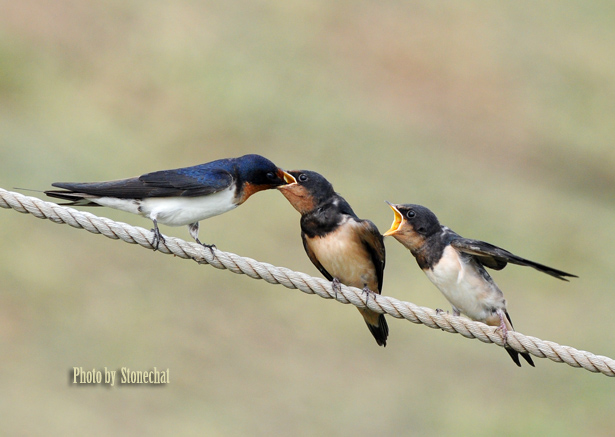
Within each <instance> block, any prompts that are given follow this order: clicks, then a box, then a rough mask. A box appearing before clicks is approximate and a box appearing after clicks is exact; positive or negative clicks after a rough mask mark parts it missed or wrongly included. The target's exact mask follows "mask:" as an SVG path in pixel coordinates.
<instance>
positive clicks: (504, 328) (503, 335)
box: [496, 310, 508, 343]
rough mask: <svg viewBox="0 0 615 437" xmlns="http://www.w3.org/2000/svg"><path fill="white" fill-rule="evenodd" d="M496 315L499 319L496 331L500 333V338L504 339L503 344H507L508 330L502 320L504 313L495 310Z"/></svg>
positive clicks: (504, 321) (504, 320)
mask: <svg viewBox="0 0 615 437" xmlns="http://www.w3.org/2000/svg"><path fill="white" fill-rule="evenodd" d="M496 314H497V315H498V317H499V318H500V326H498V328H497V329H499V330H501V331H502V337H503V338H504V343H507V342H508V328H507V327H506V319H504V312H503V311H502V310H497V311H496Z"/></svg>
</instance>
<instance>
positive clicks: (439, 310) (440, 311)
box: [436, 308, 448, 315]
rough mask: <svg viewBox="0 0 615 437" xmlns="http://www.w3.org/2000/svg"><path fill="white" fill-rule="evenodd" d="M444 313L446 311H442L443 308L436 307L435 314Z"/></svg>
mask: <svg viewBox="0 0 615 437" xmlns="http://www.w3.org/2000/svg"><path fill="white" fill-rule="evenodd" d="M444 313H446V314H448V311H444V310H443V309H441V308H436V314H437V315H440V314H444Z"/></svg>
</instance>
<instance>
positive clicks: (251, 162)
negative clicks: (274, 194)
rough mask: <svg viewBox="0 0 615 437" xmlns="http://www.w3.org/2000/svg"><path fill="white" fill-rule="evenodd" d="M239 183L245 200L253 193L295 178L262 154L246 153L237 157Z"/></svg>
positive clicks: (235, 164)
mask: <svg viewBox="0 0 615 437" xmlns="http://www.w3.org/2000/svg"><path fill="white" fill-rule="evenodd" d="M233 161H234V166H235V168H236V175H237V183H238V186H239V187H241V188H240V189H241V201H240V203H243V202H245V201H246V200H247V199H248V197H250V196H251V195H252V194H254V193H257V192H259V191H262V190H268V189H270V188H275V187H278V186H280V185H284V184H287V183H290V182H293V181H294V180H293V178H292V177H290V176H289V175H288V173H286V172H284V170H282V169H281V168H279V167H278V166H276V165H275V164H274V163H273V162H271V161H269V160H268V159H267V158H265V157H263V156H260V155H254V154H252V155H244V156H241V157H239V158H235V159H234V160H233Z"/></svg>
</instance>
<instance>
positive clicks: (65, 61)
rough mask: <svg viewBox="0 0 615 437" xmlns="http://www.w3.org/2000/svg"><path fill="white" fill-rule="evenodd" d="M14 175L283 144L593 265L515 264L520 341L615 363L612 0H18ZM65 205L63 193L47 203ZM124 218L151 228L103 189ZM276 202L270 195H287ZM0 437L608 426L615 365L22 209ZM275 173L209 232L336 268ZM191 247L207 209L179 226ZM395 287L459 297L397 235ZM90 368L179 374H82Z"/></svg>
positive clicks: (11, 229)
mask: <svg viewBox="0 0 615 437" xmlns="http://www.w3.org/2000/svg"><path fill="white" fill-rule="evenodd" d="M0 11H2V12H1V13H0V186H1V187H3V188H6V189H12V188H13V187H28V188H34V189H46V188H48V187H49V185H50V183H51V182H54V181H80V180H84V181H85V180H106V179H114V178H121V177H127V176H133V175H138V174H142V173H145V172H148V171H153V170H159V169H164V168H174V167H181V166H188V165H194V164H197V163H201V162H207V161H210V160H213V159H217V158H221V157H229V156H239V155H242V154H244V153H260V154H262V155H264V156H267V157H268V158H270V159H271V160H273V161H274V162H276V163H277V164H278V165H280V166H282V167H284V168H288V169H295V168H307V169H314V170H317V171H319V172H321V173H323V174H324V175H325V176H326V177H328V178H329V179H330V180H331V181H332V182H333V184H334V186H335V187H336V189H337V191H339V192H340V193H342V194H343V195H344V196H345V197H346V199H347V200H348V201H349V202H350V203H351V204H352V205H353V207H354V208H355V211H356V212H357V213H358V214H359V216H361V217H365V218H370V219H371V220H373V221H374V222H375V223H376V224H377V225H378V226H379V227H380V229H381V231H382V232H384V230H386V229H388V226H389V224H390V222H391V220H392V214H391V212H390V210H389V208H388V207H387V206H386V205H385V204H384V202H383V201H384V200H385V199H387V200H390V201H392V202H398V203H407V202H412V203H421V204H424V205H427V206H429V207H430V208H431V209H433V210H434V211H435V212H436V213H437V214H438V216H439V217H440V219H441V221H442V222H443V223H444V224H447V225H449V226H450V227H452V228H453V229H454V230H456V231H457V232H459V233H461V234H463V235H465V236H468V237H473V238H480V239H483V240H487V241H490V242H493V243H495V244H498V245H501V246H503V247H505V248H508V249H510V250H511V251H513V252H515V253H518V254H520V255H522V256H526V257H528V258H531V259H534V260H536V261H539V262H543V263H545V264H548V265H553V266H554V267H557V268H561V269H563V270H567V271H571V272H572V273H576V274H578V275H579V276H580V279H578V280H574V281H572V282H571V283H564V282H560V281H557V280H554V279H553V278H550V277H548V276H546V275H541V274H539V273H537V272H535V271H532V270H530V269H523V268H519V267H514V266H513V267H511V268H508V269H506V270H504V271H502V272H496V273H495V274H494V276H495V279H496V280H497V281H498V283H499V285H500V287H501V288H502V289H503V290H504V292H505V294H506V296H507V299H508V302H509V310H510V313H511V314H512V317H513V320H514V322H515V326H516V327H517V329H518V330H519V331H521V332H523V333H525V334H528V335H534V336H537V337H539V338H543V339H548V340H553V341H556V342H559V343H562V344H568V345H572V346H575V347H577V348H580V349H586V350H590V351H592V352H594V353H597V354H603V355H607V356H611V357H613V356H615V346H614V344H615V342H614V341H613V340H614V337H615V334H614V332H615V318H613V311H612V309H613V306H614V302H615V298H614V297H613V283H614V282H615V269H614V268H613V261H612V259H613V256H614V255H615V249H613V247H614V246H615V232H614V231H613V224H614V223H615V171H614V168H615V147H613V138H615V123H613V120H615V56H613V44H614V42H615V6H614V5H613V3H612V2H607V1H594V2H582V1H566V2H558V3H557V4H556V5H555V4H553V3H552V2H542V1H538V2H529V1H518V2H512V3H511V2H498V3H485V2H476V1H467V2H441V1H412V2H407V1H384V2H368V1H353V2H350V1H340V2H325V1H319V0H316V1H311V2H301V1H293V0H290V1H285V2H282V1H266V0H262V1H259V0H252V1H241V0H240V1H236V2H224V1H206V2H197V1H178V2H146V1H142V0H129V1H113V0H111V1H107V2H92V1H77V0H58V1H55V2H48V1H41V0H23V1H19V2H16V1H8V0H0ZM43 197H44V196H43ZM94 212H95V213H98V214H103V215H106V216H108V217H111V218H113V219H116V220H121V221H126V222H129V223H132V224H135V225H139V226H144V227H148V226H150V223H148V222H147V221H146V220H144V219H141V218H138V217H134V216H129V215H127V214H124V213H121V212H116V211H111V210H106V209H97V210H96V211H94ZM264 212H266V213H264ZM0 220H1V222H0V223H1V225H0V241H1V242H2V249H0V348H1V350H2V364H1V365H0V369H1V370H0V388H1V390H2V396H1V397H0V414H1V416H2V417H3V419H2V421H0V433H2V434H3V435H11V434H12V435H16V434H19V435H43V434H44V435H66V434H67V433H69V434H88V435H109V434H114V435H134V434H135V433H140V434H142V433H147V434H150V435H156V434H159V435H168V434H170V433H173V434H178V435H208V436H227V435H316V434H317V433H318V434H325V435H399V434H416V435H434V434H452V433H456V434H459V435H463V434H473V435H493V434H494V433H500V434H504V435H515V434H521V433H523V434H526V435H527V434H534V435H537V434H541V435H564V436H568V435H570V436H573V435H590V434H591V435H612V432H613V427H614V426H615V419H614V418H613V405H614V401H615V386H614V385H613V384H615V381H613V380H611V379H608V378H606V377H604V376H601V375H594V374H591V373H589V372H586V371H584V370H576V369H573V368H571V367H568V366H566V365H556V364H555V363H553V362H550V361H547V360H536V361H537V367H536V368H535V369H532V368H529V367H523V368H521V369H518V368H517V367H516V366H515V365H514V364H513V363H512V361H511V360H510V359H509V357H508V355H507V354H506V353H505V352H504V351H502V350H500V349H499V348H496V347H495V346H492V345H491V346H490V345H485V344H482V343H480V342H478V341H468V340H465V339H463V338H461V337H460V336H453V335H448V334H444V333H438V332H436V331H433V330H429V329H426V328H424V327H420V326H415V325H411V324H410V323H407V322H404V321H398V320H394V319H389V325H390V328H391V335H390V338H389V345H388V346H387V347H386V349H382V348H378V347H377V346H376V344H375V342H374V341H373V339H372V337H371V335H370V334H369V332H368V331H367V329H366V328H365V326H364V323H363V321H362V319H361V317H360V316H359V314H358V313H357V311H356V310H355V309H353V308H352V307H350V306H342V305H338V304H335V303H333V302H325V301H323V300H321V299H318V298H317V297H314V296H307V295H303V294H302V293H300V292H296V291H291V290H286V289H284V288H282V287H279V286H278V287H274V286H271V285H268V284H266V283H263V282H262V281H253V280H251V279H249V278H246V277H242V276H237V275H232V274H230V273H228V272H225V271H218V270H215V269H212V268H209V267H204V266H197V265H196V264H194V263H191V262H186V261H182V260H179V259H175V258H172V257H168V256H162V255H160V254H158V253H153V252H148V251H146V250H143V249H141V248H138V247H133V246H128V245H125V244H121V243H118V242H115V241H112V240H108V239H106V238H101V237H96V236H94V235H91V234H88V233H86V232H76V231H75V230H74V229H72V228H70V227H68V226H56V225H54V224H52V223H51V222H44V221H39V220H37V219H35V218H33V217H31V216H23V215H20V214H15V213H14V212H12V211H0ZM298 221H299V216H298V214H297V213H296V212H295V211H294V210H293V209H292V208H291V207H290V205H288V203H287V202H286V200H285V199H284V198H283V197H282V196H280V195H279V193H277V192H275V191H271V192H265V193H261V194H258V195H257V196H255V197H254V198H253V199H251V200H250V201H249V202H247V203H246V204H245V205H243V206H242V207H241V208H240V209H238V210H236V211H234V212H231V213H229V214H226V215H224V216H220V217H215V218H212V219H210V220H208V221H207V222H204V223H203V224H202V228H201V229H202V231H201V236H202V240H203V241H207V242H215V243H216V244H217V245H218V247H219V248H220V249H222V250H227V251H232V252H236V253H239V254H241V255H244V256H250V257H253V258H256V259H259V260H261V261H266V262H270V263H273V264H276V265H283V266H285V267H289V268H292V269H295V270H300V271H304V272H308V273H311V274H314V275H318V272H317V271H316V269H315V268H314V267H313V266H312V265H311V264H310V262H309V260H308V259H307V257H306V256H305V254H304V253H303V248H302V247H301V243H300V239H299V225H298ZM163 232H164V233H166V234H169V235H175V236H179V237H182V238H185V239H189V236H188V233H187V230H186V229H183V228H181V229H180V228H178V229H174V228H168V227H165V228H163ZM387 250H388V260H387V270H386V275H385V287H384V294H388V295H392V296H395V297H397V298H399V299H402V300H408V301H411V302H414V303H417V304H419V305H424V306H430V307H432V308H435V307H440V308H446V307H448V305H447V303H446V301H445V300H444V298H443V297H442V296H441V295H440V293H439V292H438V291H437V290H436V289H435V288H434V287H433V286H432V285H431V284H430V283H429V282H428V280H427V279H426V278H425V277H424V275H423V274H422V273H421V272H420V271H419V269H418V268H417V267H416V264H415V262H414V260H413V259H412V258H411V255H410V254H409V253H408V252H407V251H406V250H405V249H404V248H403V247H402V246H401V245H399V244H398V243H397V242H395V241H394V240H387ZM73 366H83V367H84V368H92V367H94V368H97V369H101V368H103V367H105V366H107V367H108V368H110V369H117V368H119V367H122V366H127V367H130V368H133V369H148V368H151V367H153V366H157V367H158V368H167V367H168V368H170V379H171V383H170V384H169V385H168V386H167V387H164V388H158V389H155V388H143V387H141V388H139V387H124V388H112V389H106V388H104V387H98V386H96V387H75V386H72V385H69V384H68V372H69V370H70V369H71V368H72V367H73Z"/></svg>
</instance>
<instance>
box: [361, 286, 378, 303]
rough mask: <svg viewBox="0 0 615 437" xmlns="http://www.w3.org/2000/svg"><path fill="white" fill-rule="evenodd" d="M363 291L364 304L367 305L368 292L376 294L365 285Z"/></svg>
mask: <svg viewBox="0 0 615 437" xmlns="http://www.w3.org/2000/svg"><path fill="white" fill-rule="evenodd" d="M363 293H365V305H367V302H369V295H370V294H376V293H374V292H373V291H372V290H370V289H369V288H368V287H367V285H365V286H364V287H363Z"/></svg>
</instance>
